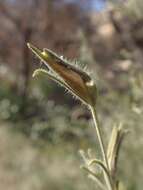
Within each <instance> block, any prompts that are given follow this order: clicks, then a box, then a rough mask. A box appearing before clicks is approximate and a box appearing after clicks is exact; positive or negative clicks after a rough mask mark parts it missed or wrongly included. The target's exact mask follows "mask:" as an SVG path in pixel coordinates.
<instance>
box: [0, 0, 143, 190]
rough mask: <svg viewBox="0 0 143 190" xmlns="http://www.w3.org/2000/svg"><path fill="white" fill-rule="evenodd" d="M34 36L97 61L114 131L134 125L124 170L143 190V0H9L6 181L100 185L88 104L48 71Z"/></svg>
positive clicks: (1, 131) (83, 60) (1, 73)
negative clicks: (88, 163)
mask: <svg viewBox="0 0 143 190" xmlns="http://www.w3.org/2000/svg"><path fill="white" fill-rule="evenodd" d="M27 42H31V43H33V44H34V45H36V46H37V47H39V48H49V49H51V50H53V51H55V52H56V53H58V54H59V55H64V56H65V57H67V58H68V59H69V60H71V61H76V60H78V61H79V62H80V65H81V66H82V67H88V70H89V71H92V74H93V77H94V78H95V81H96V83H97V86H98V91H99V97H98V101H97V109H98V114H99V119H100V123H101V125H102V130H103V133H104V135H105V137H106V139H105V141H107V140H108V139H109V136H110V133H111V129H112V127H113V126H114V125H115V123H119V122H122V123H123V124H124V127H125V128H127V129H129V131H130V133H129V135H127V137H126V139H125V140H124V145H123V146H122V151H121V155H120V159H119V178H120V179H121V180H122V181H123V183H124V185H125V187H126V189H128V190H135V189H138V190H141V189H142V184H143V182H142V178H143V152H142V148H143V138H142V134H143V126H142V123H143V117H142V114H143V1H142V0H112V1H110V0H24V1H23V0H0V189H5V190H74V189H78V190H89V189H91V190H93V189H96V186H95V184H94V182H93V181H92V180H90V179H88V178H87V175H86V173H84V172H83V171H81V169H80V164H81V163H82V160H81V158H80V155H79V154H78V150H79V149H83V150H87V149H88V148H91V149H92V151H93V152H94V153H95V154H98V144H97V140H96V133H95V131H94V128H92V119H91V117H90V113H89V112H88V110H87V109H86V108H85V107H84V106H83V105H81V104H80V102H79V101H77V100H75V99H73V98H72V96H71V95H69V94H68V95H67V93H65V90H64V89H63V88H61V87H60V86H58V85H57V84H55V83H54V82H52V81H50V80H47V78H46V77H45V76H41V77H38V78H34V79H33V78H32V72H33V71H34V69H35V68H38V67H39V64H40V63H39V60H38V59H36V57H34V56H33V55H32V53H31V52H30V50H29V49H28V48H27V46H26V43H27Z"/></svg>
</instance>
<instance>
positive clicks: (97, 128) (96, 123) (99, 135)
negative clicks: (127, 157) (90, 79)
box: [90, 106, 113, 190]
mask: <svg viewBox="0 0 143 190" xmlns="http://www.w3.org/2000/svg"><path fill="white" fill-rule="evenodd" d="M90 110H91V113H92V117H93V122H94V126H95V129H96V133H97V137H98V141H99V145H100V149H101V153H102V157H103V161H104V164H105V166H106V168H107V170H108V172H109V165H108V159H107V154H106V151H105V146H104V142H103V138H102V135H101V130H100V126H99V121H98V117H97V113H96V109H95V107H94V106H91V107H90ZM104 177H105V181H106V184H107V186H108V189H109V190H113V188H112V182H111V177H110V176H109V177H108V176H107V175H106V173H105V172H104Z"/></svg>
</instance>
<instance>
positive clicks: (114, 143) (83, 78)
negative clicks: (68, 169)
mask: <svg viewBox="0 0 143 190" xmlns="http://www.w3.org/2000/svg"><path fill="white" fill-rule="evenodd" d="M27 45H28V47H29V48H30V49H31V50H32V52H33V53H34V54H35V55H36V56H37V57H38V58H39V59H40V60H41V61H42V62H43V63H44V64H45V65H46V67H47V69H42V68H39V69H36V70H35V71H34V73H33V76H34V77H35V76H37V75H39V74H46V75H47V76H48V77H49V79H51V80H54V81H55V82H57V83H58V84H60V85H61V86H63V87H64V88H66V89H67V90H68V91H69V92H71V93H72V94H73V95H74V96H76V97H77V98H78V99H79V100H80V101H81V102H83V103H84V104H85V105H86V106H87V107H88V108H89V109H90V111H91V114H92V117H93V122H94V126H95V129H96V134H97V137H98V141H99V146H100V152H101V159H97V158H92V157H91V156H90V153H89V152H88V154H87V156H86V153H85V152H84V151H80V153H81V155H82V157H83V160H84V165H83V166H82V168H83V169H84V170H86V171H87V172H88V174H89V176H90V177H92V179H94V180H95V181H96V183H97V185H98V186H99V187H100V188H101V189H102V190H107V189H108V190H120V189H121V186H122V185H121V183H120V181H119V180H118V178H117V161H118V157H119V149H120V146H121V143H122V140H123V137H124V135H125V133H126V131H125V130H123V128H122V124H120V125H118V126H114V127H113V130H112V132H111V137H110V140H109V143H108V146H107V147H106V146H105V142H104V138H103V136H102V133H101V130H100V128H101V126H100V125H99V121H98V117H97V111H96V103H97V87H96V83H95V81H94V80H93V79H92V78H91V76H90V75H89V74H88V73H87V72H86V71H84V70H83V69H81V68H79V67H78V66H77V65H74V64H72V63H70V62H69V61H67V60H66V59H64V58H63V57H62V56H58V55H57V54H56V53H54V52H52V51H51V50H49V49H43V50H42V51H41V50H39V49H38V48H36V47H34V46H33V45H31V44H29V43H28V44H27ZM93 165H94V166H95V168H94V169H93ZM98 168H100V170H99V169H98Z"/></svg>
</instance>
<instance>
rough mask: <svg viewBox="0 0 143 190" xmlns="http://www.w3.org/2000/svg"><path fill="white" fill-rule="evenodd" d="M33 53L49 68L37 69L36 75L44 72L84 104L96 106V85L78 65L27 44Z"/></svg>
mask: <svg viewBox="0 0 143 190" xmlns="http://www.w3.org/2000/svg"><path fill="white" fill-rule="evenodd" d="M27 45H28V47H29V48H30V49H31V50H32V52H33V53H34V54H35V55H36V56H37V57H38V58H39V59H40V60H41V61H42V62H43V63H44V64H45V65H46V66H47V67H48V70H44V69H37V70H36V71H35V72H34V75H36V74H39V73H40V72H44V73H46V74H48V76H49V77H50V78H51V79H53V80H54V81H56V82H58V83H60V84H61V85H62V86H64V87H65V88H66V89H68V90H69V91H70V92H72V94H74V95H76V97H77V98H79V99H80V100H81V101H82V102H84V103H86V104H88V105H90V106H94V105H95V102H96V85H95V83H94V81H93V80H92V79H91V77H90V76H89V75H88V74H87V73H86V72H85V71H83V70H82V69H80V68H78V67H77V66H76V65H72V64H70V63H69V62H68V61H66V60H65V59H63V58H62V57H60V56H58V55H57V54H55V53H54V52H52V51H51V50H49V49H43V51H41V50H39V49H38V48H36V47H34V46H33V45H31V44H29V43H28V44H27Z"/></svg>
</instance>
